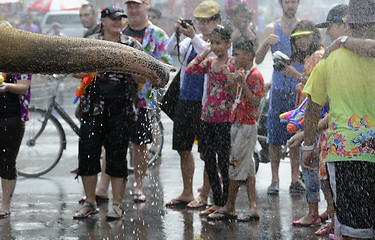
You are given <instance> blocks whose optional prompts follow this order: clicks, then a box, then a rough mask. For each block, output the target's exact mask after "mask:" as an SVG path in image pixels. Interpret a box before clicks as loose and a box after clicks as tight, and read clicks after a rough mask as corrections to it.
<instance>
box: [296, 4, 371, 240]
mask: <svg viewBox="0 0 375 240" xmlns="http://www.w3.org/2000/svg"><path fill="white" fill-rule="evenodd" d="M344 22H346V23H348V24H349V25H350V27H351V37H354V38H360V39H374V38H375V2H374V1H373V0H356V1H353V0H351V1H350V2H349V10H348V15H347V16H346V17H345V18H344ZM351 37H348V36H343V37H341V48H339V49H337V50H336V51H334V52H332V53H331V54H330V55H329V57H328V58H327V59H324V60H322V61H320V63H319V64H318V65H317V66H316V67H315V69H314V71H313V72H312V74H311V75H310V78H309V80H308V82H307V84H306V86H305V88H304V90H303V93H305V94H306V95H307V96H308V97H309V100H308V103H307V107H306V112H305V143H304V146H305V147H304V151H303V154H302V166H303V167H304V168H306V169H307V170H311V168H310V167H309V166H310V164H316V162H315V161H316V158H314V153H313V149H314V140H315V135H316V127H317V123H318V119H319V112H320V109H321V106H322V105H324V104H325V102H327V101H329V103H330V107H331V109H330V116H329V126H330V128H329V132H328V136H329V137H328V155H327V158H326V162H327V168H328V172H329V176H330V184H331V189H332V193H333V199H334V201H335V210H336V214H335V234H336V235H342V236H343V239H374V238H375V218H374V213H375V201H374V199H375V188H374V185H375V111H374V109H375V92H374V88H375V81H374V76H375V68H374V66H375V59H374V58H369V57H364V56H361V55H358V54H356V53H354V52H352V51H349V50H348V49H346V48H345V46H346V41H347V39H348V38H351Z"/></svg>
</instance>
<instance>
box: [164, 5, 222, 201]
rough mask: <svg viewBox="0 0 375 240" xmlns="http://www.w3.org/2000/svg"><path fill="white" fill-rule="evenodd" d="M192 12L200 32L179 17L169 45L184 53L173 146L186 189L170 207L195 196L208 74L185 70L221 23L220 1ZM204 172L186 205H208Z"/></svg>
mask: <svg viewBox="0 0 375 240" xmlns="http://www.w3.org/2000/svg"><path fill="white" fill-rule="evenodd" d="M193 16H194V18H195V20H194V21H195V26H196V27H197V28H198V30H199V31H200V34H196V32H195V30H194V26H192V25H190V24H188V23H187V24H186V27H183V26H181V23H182V21H183V19H182V18H180V19H179V20H177V22H176V24H175V29H176V33H174V34H173V35H172V37H171V39H170V42H169V43H168V45H167V51H168V53H170V54H171V55H175V56H178V55H179V56H181V57H183V59H182V66H181V72H180V86H181V88H180V94H179V100H178V103H177V106H176V110H175V111H176V114H175V118H174V122H173V144H172V148H173V149H174V150H177V152H178V154H179V155H180V166H181V174H182V181H183V190H182V193H181V195H179V196H178V197H176V198H174V199H173V200H171V201H169V202H167V204H166V206H167V207H174V206H181V205H186V204H188V203H189V202H191V201H193V199H194V194H193V176H194V168H195V164H194V156H193V153H192V147H193V144H194V138H195V136H196V137H198V136H199V128H200V121H201V120H200V119H201V112H202V97H203V92H204V91H203V89H204V80H205V75H194V76H193V75H188V74H186V73H185V68H186V66H187V64H188V63H189V62H190V61H191V60H192V59H194V58H195V57H196V56H197V55H198V54H200V53H202V52H203V50H204V49H205V47H206V45H207V40H208V38H209V36H210V33H211V31H212V29H214V28H215V27H216V26H217V25H218V24H220V21H221V16H220V5H219V4H217V3H216V2H215V1H204V2H202V3H201V4H200V5H199V6H198V7H197V8H196V9H195V10H194V12H193ZM180 35H184V36H186V38H184V39H183V40H182V41H181V42H179V40H180V38H182V36H180ZM212 55H213V53H212ZM198 143H199V139H198ZM204 175H205V176H204V178H203V179H204V183H203V189H202V191H201V194H200V196H199V197H198V198H197V199H195V200H194V201H193V202H191V203H189V204H188V205H187V207H189V208H199V207H204V206H206V205H207V198H208V193H209V190H210V185H209V182H208V177H207V174H204Z"/></svg>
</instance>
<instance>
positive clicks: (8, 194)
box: [0, 178, 17, 215]
mask: <svg viewBox="0 0 375 240" xmlns="http://www.w3.org/2000/svg"><path fill="white" fill-rule="evenodd" d="M16 183H17V180H16V179H12V180H8V179H5V178H1V187H2V190H3V201H2V204H1V208H0V215H2V213H1V211H4V212H8V213H10V203H11V200H12V196H13V193H14V189H15V188H16Z"/></svg>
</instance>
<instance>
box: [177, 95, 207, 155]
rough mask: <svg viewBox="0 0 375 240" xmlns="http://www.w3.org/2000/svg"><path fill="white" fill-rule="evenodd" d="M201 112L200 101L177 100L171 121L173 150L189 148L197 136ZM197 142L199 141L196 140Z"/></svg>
mask: <svg viewBox="0 0 375 240" xmlns="http://www.w3.org/2000/svg"><path fill="white" fill-rule="evenodd" d="M201 114H202V102H201V101H185V100H179V101H178V102H177V106H176V114H175V119H174V122H173V143H172V149H173V150H191V149H192V148H193V144H194V139H195V137H197V138H198V136H199V129H200V122H201V120H200V119H201ZM198 143H199V141H198Z"/></svg>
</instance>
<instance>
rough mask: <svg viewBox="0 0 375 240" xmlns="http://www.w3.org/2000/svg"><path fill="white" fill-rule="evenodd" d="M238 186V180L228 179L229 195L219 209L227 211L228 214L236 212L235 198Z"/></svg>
mask: <svg viewBox="0 0 375 240" xmlns="http://www.w3.org/2000/svg"><path fill="white" fill-rule="evenodd" d="M239 187H240V181H235V180H230V181H229V195H228V200H227V203H226V204H225V206H224V207H223V208H221V210H223V211H224V212H227V213H229V214H232V215H235V214H236V206H235V205H236V198H237V193H238V189H239Z"/></svg>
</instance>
